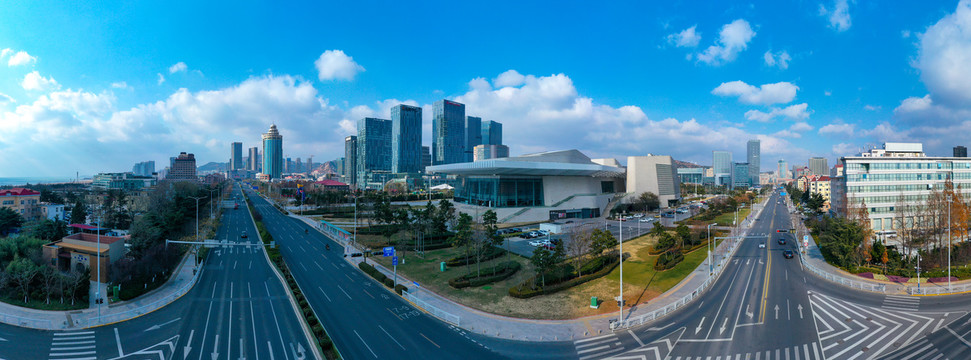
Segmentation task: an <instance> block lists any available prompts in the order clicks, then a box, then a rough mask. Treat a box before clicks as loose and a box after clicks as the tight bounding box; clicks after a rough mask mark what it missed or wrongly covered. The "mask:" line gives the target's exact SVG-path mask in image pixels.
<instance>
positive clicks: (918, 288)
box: [917, 250, 920, 294]
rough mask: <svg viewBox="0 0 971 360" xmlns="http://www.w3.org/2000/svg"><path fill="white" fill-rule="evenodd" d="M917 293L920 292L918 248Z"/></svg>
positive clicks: (918, 257)
mask: <svg viewBox="0 0 971 360" xmlns="http://www.w3.org/2000/svg"><path fill="white" fill-rule="evenodd" d="M917 293H918V294H920V250H917Z"/></svg>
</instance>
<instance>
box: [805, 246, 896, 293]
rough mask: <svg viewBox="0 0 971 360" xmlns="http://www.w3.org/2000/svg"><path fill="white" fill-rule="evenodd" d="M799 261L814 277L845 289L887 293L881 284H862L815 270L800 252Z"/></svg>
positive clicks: (884, 286)
mask: <svg viewBox="0 0 971 360" xmlns="http://www.w3.org/2000/svg"><path fill="white" fill-rule="evenodd" d="M799 261H801V262H802V265H803V266H805V267H806V269H809V271H811V272H812V273H813V274H816V276H819V277H821V278H823V279H826V280H829V281H832V282H834V283H837V284H840V285H843V286H847V287H850V288H854V289H860V290H866V291H872V292H879V293H886V292H887V285H883V284H870V283H866V282H862V281H853V280H850V279H847V278H844V277H842V276H837V275H833V274H831V273H828V272H826V271H823V270H820V269H818V268H816V267H815V266H813V265H812V264H811V263H809V262H808V261H806V259H805V255H803V254H802V252H800V253H799Z"/></svg>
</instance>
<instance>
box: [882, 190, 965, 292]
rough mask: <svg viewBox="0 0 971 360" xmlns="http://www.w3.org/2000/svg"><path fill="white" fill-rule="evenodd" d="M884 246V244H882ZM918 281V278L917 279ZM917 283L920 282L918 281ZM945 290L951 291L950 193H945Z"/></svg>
mask: <svg viewBox="0 0 971 360" xmlns="http://www.w3.org/2000/svg"><path fill="white" fill-rule="evenodd" d="M884 246H886V244H884ZM918 281H919V280H918ZM918 284H920V283H919V282H918ZM947 292H951V195H950V194H948V195H947Z"/></svg>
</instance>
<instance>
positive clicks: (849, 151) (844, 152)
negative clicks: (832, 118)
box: [833, 143, 860, 156]
mask: <svg viewBox="0 0 971 360" xmlns="http://www.w3.org/2000/svg"><path fill="white" fill-rule="evenodd" d="M859 152H860V148H859V147H857V146H856V145H853V144H847V143H839V144H836V145H833V154H836V155H837V156H850V155H856V154H858V153H859Z"/></svg>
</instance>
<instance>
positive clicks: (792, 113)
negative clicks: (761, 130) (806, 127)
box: [745, 103, 809, 122]
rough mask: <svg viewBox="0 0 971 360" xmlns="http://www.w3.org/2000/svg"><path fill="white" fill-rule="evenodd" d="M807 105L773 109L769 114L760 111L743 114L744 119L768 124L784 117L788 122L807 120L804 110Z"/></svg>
mask: <svg viewBox="0 0 971 360" xmlns="http://www.w3.org/2000/svg"><path fill="white" fill-rule="evenodd" d="M808 106H809V104H806V103H802V104H795V105H790V106H787V107H785V108H781V109H780V108H777V107H773V108H772V109H771V110H770V111H769V112H764V111H760V110H749V111H746V112H745V118H746V119H749V120H754V121H758V122H769V121H771V120H772V119H775V118H776V117H784V118H786V119H789V120H805V119H808V118H809V111H807V110H806V108H807V107H808Z"/></svg>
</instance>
